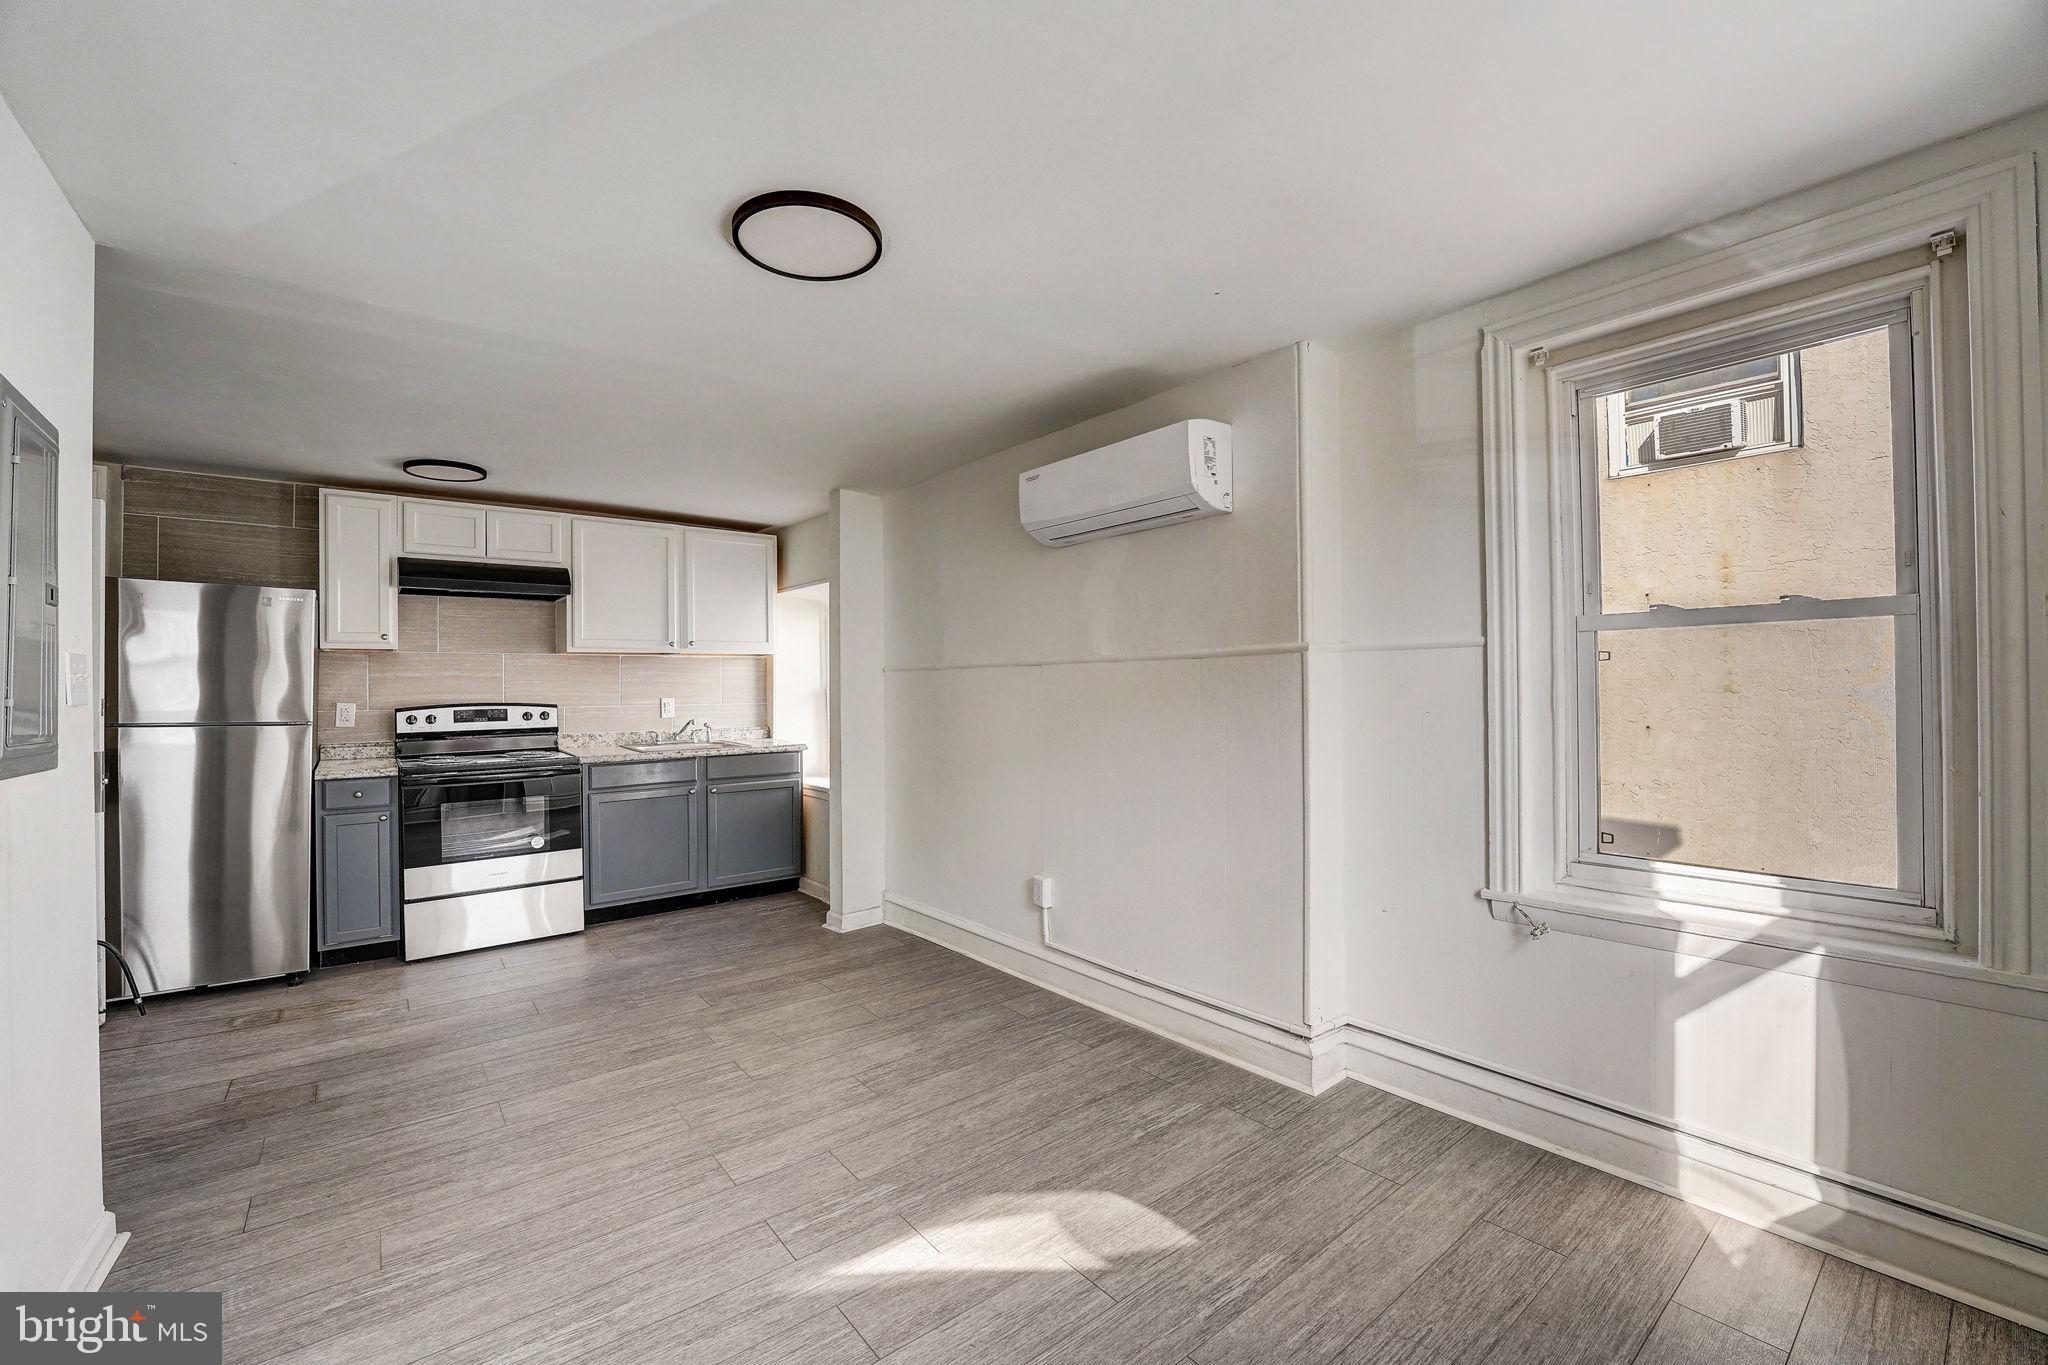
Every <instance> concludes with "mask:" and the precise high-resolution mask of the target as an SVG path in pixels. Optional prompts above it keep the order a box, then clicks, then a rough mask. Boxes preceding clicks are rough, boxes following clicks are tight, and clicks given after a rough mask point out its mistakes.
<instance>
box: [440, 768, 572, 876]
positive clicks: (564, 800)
mask: <svg viewBox="0 0 2048 1365" xmlns="http://www.w3.org/2000/svg"><path fill="white" fill-rule="evenodd" d="M582 786H583V784H582V780H581V779H580V778H579V777H578V776H576V775H575V774H573V773H572V774H567V775H561V776H551V777H524V778H502V779H494V780H491V781H484V782H473V781H451V782H436V783H433V784H431V785H424V786H419V787H413V788H409V789H407V791H406V793H405V830H404V838H405V850H404V858H405V865H406V866H407V867H431V866H435V865H438V864H445V863H467V862H475V861H477V860H478V859H481V858H516V857H519V856H521V855H523V854H529V853H553V852H560V851H562V850H566V849H572V848H580V847H582V845H583V806H582V802H583V792H582Z"/></svg>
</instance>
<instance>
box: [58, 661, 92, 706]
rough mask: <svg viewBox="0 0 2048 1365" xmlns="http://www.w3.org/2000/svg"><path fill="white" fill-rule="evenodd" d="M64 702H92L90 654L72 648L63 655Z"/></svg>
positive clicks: (78, 703) (74, 703) (80, 703)
mask: <svg viewBox="0 0 2048 1365" xmlns="http://www.w3.org/2000/svg"><path fill="white" fill-rule="evenodd" d="M64 704H65V705H66V706H90V705H91V704H92V655H90V654H87V653H86V652H85V651H84V650H81V649H74V650H70V651H68V652H67V653H66V654H65V655H64Z"/></svg>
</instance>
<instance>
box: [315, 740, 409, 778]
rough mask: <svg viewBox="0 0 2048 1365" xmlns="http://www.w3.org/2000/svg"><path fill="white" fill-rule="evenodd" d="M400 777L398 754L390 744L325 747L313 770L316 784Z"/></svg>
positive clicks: (321, 748)
mask: <svg viewBox="0 0 2048 1365" xmlns="http://www.w3.org/2000/svg"><path fill="white" fill-rule="evenodd" d="M396 776H398V750H397V748H396V747H395V746H393V745H390V744H323V745H321V746H320V758H319V761H318V762H317V763H316V764H315V765H314V767H313V780H314V781H315V782H347V781H350V780H353V779H356V778H364V777H396Z"/></svg>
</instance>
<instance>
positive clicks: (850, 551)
mask: <svg viewBox="0 0 2048 1365" xmlns="http://www.w3.org/2000/svg"><path fill="white" fill-rule="evenodd" d="M829 515H830V517H831V520H830V522H829V523H828V525H830V527H831V528H832V542H833V549H832V596H831V601H832V609H831V617H830V620H831V631H832V661H831V663H832V667H831V675H832V783H833V787H834V798H835V799H834V800H832V801H830V802H828V803H827V806H828V809H829V813H830V831H831V833H830V838H829V844H830V849H829V853H830V857H829V860H828V866H829V867H830V869H831V872H830V877H829V880H830V882H831V891H832V908H831V910H830V911H829V912H828V913H827V914H826V916H825V924H826V927H827V928H830V929H834V930H839V931H845V930H851V929H859V928H863V927H865V926H867V925H870V924H879V923H881V922H882V890H883V872H884V859H885V857H886V854H887V850H888V828H889V806H888V786H887V779H888V769H889V763H890V761H891V755H890V754H889V752H888V748H887V739H886V732H885V729H884V724H883V719H884V715H885V712H886V705H885V697H884V692H883V675H882V664H883V657H884V644H883V637H884V631H883V621H884V619H885V617H886V614H887V596H886V572H887V570H886V564H885V552H884V546H883V539H884V529H883V524H884V522H883V509H882V500H881V499H880V498H878V497H876V496H875V495H874V494H872V493H861V492H856V491H854V490H852V489H846V488H842V489H839V490H837V491H836V492H834V493H833V494H832V510H831V512H830V513H829Z"/></svg>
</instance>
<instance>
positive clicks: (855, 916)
mask: <svg viewBox="0 0 2048 1365" xmlns="http://www.w3.org/2000/svg"><path fill="white" fill-rule="evenodd" d="M826 904H828V905H829V904H831V902H830V901H829V900H828V901H827V902H826ZM882 920H883V916H882V907H881V906H879V905H870V906H869V907H868V908H867V909H865V910H849V911H846V912H845V913H844V914H842V913H841V912H840V911H839V910H837V909H832V910H827V911H826V912H825V927H826V928H827V929H830V930H831V931H832V932H833V933H835V934H850V933H852V932H853V931H854V930H856V929H872V928H874V927H875V926H876V925H877V924H880V923H882Z"/></svg>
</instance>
